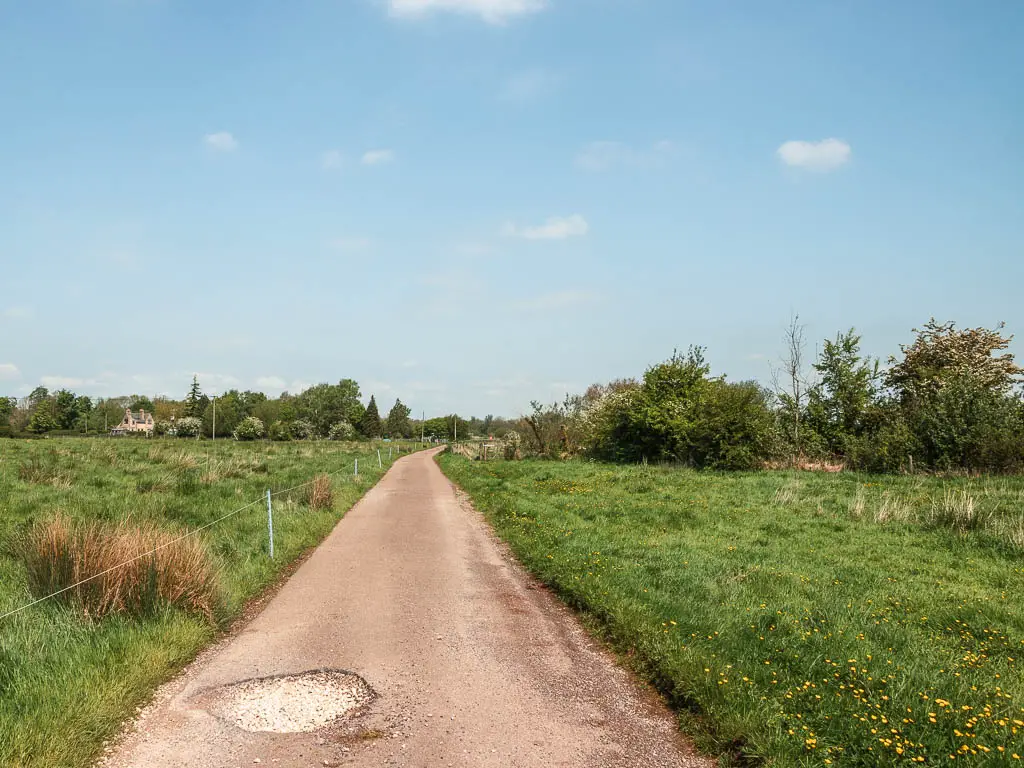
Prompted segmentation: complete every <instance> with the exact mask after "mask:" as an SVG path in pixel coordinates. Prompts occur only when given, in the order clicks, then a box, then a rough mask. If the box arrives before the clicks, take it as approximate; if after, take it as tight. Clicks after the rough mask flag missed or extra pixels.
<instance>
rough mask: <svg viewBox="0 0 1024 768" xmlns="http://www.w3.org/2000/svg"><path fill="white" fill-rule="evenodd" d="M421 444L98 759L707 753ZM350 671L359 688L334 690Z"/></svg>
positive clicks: (467, 762)
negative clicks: (525, 564) (525, 563)
mask: <svg viewBox="0 0 1024 768" xmlns="http://www.w3.org/2000/svg"><path fill="white" fill-rule="evenodd" d="M433 455H434V452H429V453H418V454H414V455H411V456H408V457H406V458H403V459H401V460H400V461H398V462H397V463H396V464H395V466H394V467H393V468H392V469H391V470H390V471H389V472H388V474H387V475H386V476H385V477H384V478H383V479H382V480H381V482H380V483H379V484H378V485H377V486H376V487H375V488H374V489H373V490H372V491H371V492H370V493H369V494H367V496H366V497H365V498H364V499H363V500H362V501H361V502H360V503H359V504H358V505H356V507H354V508H353V509H352V510H351V511H350V512H349V513H348V514H347V515H346V516H345V518H344V519H343V520H342V521H341V523H339V525H338V526H337V528H335V530H334V532H333V533H332V534H331V535H330V537H329V538H328V539H327V540H326V541H325V542H324V543H323V544H322V545H321V546H320V547H319V548H318V549H317V550H316V552H315V553H314V554H313V555H312V557H310V559H309V560H307V561H306V562H305V563H304V564H303V565H302V567H301V568H300V569H299V570H298V571H297V572H296V573H295V575H294V576H293V577H292V578H291V579H290V580H289V581H288V582H287V583H286V584H285V585H284V586H283V587H282V588H281V590H280V591H279V592H278V593H277V594H276V595H275V596H274V598H273V599H272V600H271V601H270V602H269V603H268V604H267V606H266V608H265V609H264V610H263V611H262V612H261V613H260V614H259V615H258V616H257V617H256V618H255V619H253V620H252V621H251V622H250V623H249V624H248V625H247V626H245V627H244V628H243V629H242V630H241V631H240V632H238V633H237V634H235V635H233V636H232V637H230V638H228V639H227V640H225V641H224V642H222V643H221V644H219V645H218V646H217V647H215V648H213V649H211V650H210V651H209V652H207V653H204V654H203V655H202V656H201V657H200V658H199V659H198V660H197V661H196V662H195V663H193V664H192V665H191V666H190V667H189V668H188V669H187V670H186V671H185V673H183V674H182V675H181V676H180V677H179V678H178V679H177V680H174V681H173V682H171V683H169V684H168V685H166V686H164V687H163V688H162V689H161V690H160V691H159V692H158V694H157V696H156V697H155V699H154V701H153V703H152V705H151V706H150V707H148V708H147V709H146V710H145V711H144V712H143V713H142V714H141V716H140V717H139V719H138V720H137V721H136V723H135V724H134V725H133V726H131V727H130V728H129V729H128V731H127V732H126V734H125V736H124V737H123V738H122V739H121V740H120V741H119V743H118V744H117V745H115V746H114V747H112V748H111V750H110V752H109V754H108V755H107V757H106V758H105V759H104V760H103V761H101V764H102V765H104V766H107V767H108V768H128V767H131V768H163V767H164V766H167V767H170V766H175V768H177V766H183V765H188V766H194V767H195V768H213V767H214V766H216V767H217V768H228V767H229V766H252V765H254V764H263V765H273V766H282V767H284V766H305V767H311V766H342V765H344V766H423V767H427V766H456V767H459V768H478V767H481V766H523V767H524V768H525V767H526V766H544V767H545V768H547V767H549V766H550V767H554V766H574V767H575V766H578V767H579V768H605V767H606V766H607V767H610V766H617V767H621V768H627V767H629V768H638V767H640V766H658V768H670V767H672V766H710V765H712V764H713V763H712V761H709V760H707V759H705V758H701V757H698V756H695V755H694V754H693V753H692V751H691V750H690V749H689V748H688V746H687V744H686V743H685V742H684V740H683V739H682V738H681V736H680V735H679V733H678V730H677V728H676V726H675V722H674V719H673V717H672V715H671V713H670V712H668V711H667V710H666V709H665V707H664V705H663V704H662V703H661V702H660V701H659V700H658V699H657V698H656V697H655V696H653V695H651V694H650V693H649V692H648V691H645V690H643V689H642V688H641V687H639V686H638V685H637V684H636V683H635V682H634V681H633V680H632V679H631V677H630V676H629V675H628V674H627V673H626V672H624V671H623V670H622V669H621V668H619V667H618V666H617V665H616V663H615V661H614V660H613V659H612V658H611V657H610V656H609V655H608V654H607V653H606V652H605V651H604V650H603V649H601V648H600V647H598V646H597V645H596V644H595V643H594V642H593V641H592V640H591V639H590V638H589V637H588V636H587V635H586V633H585V632H584V631H583V630H582V629H581V627H580V626H579V624H578V622H577V621H576V620H575V618H574V617H573V616H572V614H571V613H570V612H569V611H568V610H567V609H566V608H565V607H564V606H562V605H561V603H559V602H558V601H557V600H556V599H555V598H554V597H552V596H551V595H550V594H549V593H548V592H547V591H546V590H545V589H543V588H542V587H540V586H539V585H538V584H537V583H536V582H535V581H534V580H533V579H532V578H531V577H529V576H528V575H527V574H525V573H524V572H523V570H522V568H521V567H520V566H519V565H518V564H516V563H515V561H514V560H513V559H512V558H511V557H510V556H509V555H508V553H507V551H506V549H505V548H504V546H503V545H502V544H501V543H500V542H498V541H497V540H496V539H495V538H494V536H493V534H492V533H491V531H490V529H489V528H488V526H487V525H486V524H485V523H484V522H483V520H482V519H481V517H480V515H479V514H478V513H477V512H476V511H474V510H473V509H472V507H470V506H469V504H468V503H466V502H465V500H464V499H460V496H459V494H457V492H456V490H455V489H454V488H453V487H452V485H451V484H450V483H449V482H448V480H447V479H446V478H445V477H444V476H443V475H442V474H441V472H440V470H439V469H438V468H437V465H436V464H435V463H434V461H433ZM303 673H312V674H310V675H309V676H307V677H301V675H302V674H303ZM353 675H355V676H357V677H353ZM297 676H299V677H297ZM263 678H268V679H267V680H266V681H265V682H262V683H261V682H254V681H255V680H260V679H263ZM359 678H362V680H364V681H365V682H366V684H368V686H369V689H367V688H365V687H362V688H359V689H345V690H342V688H343V687H344V686H346V685H348V682H347V681H355V683H356V685H357V686H362V682H361V681H360V680H359ZM325 681H326V682H325ZM321 683H323V686H326V687H320V688H318V687H317V686H320V685H321ZM331 685H334V686H342V688H338V689H337V690H335V689H332V688H331V687H330V686H331ZM370 689H372V691H370ZM332 707H333V708H332ZM247 708H249V709H247ZM335 712H342V713H344V714H343V715H342V716H341V717H339V718H337V719H335V720H330V718H331V717H334V713H335ZM325 713H326V714H325ZM303 718H307V719H308V724H307V725H306V726H304V725H303V722H302V721H303ZM325 719H326V720H328V721H329V722H327V724H326V725H324V724H323V721H324V720H325ZM260 723H272V724H278V725H280V727H277V726H274V727H275V728H277V730H269V731H262V730H259V728H260V727H262V726H260V725H259V724H260ZM281 724H284V725H281ZM268 727H270V726H268ZM251 728H255V729H256V730H250V729H251ZM281 730H286V731H290V732H279V731H281Z"/></svg>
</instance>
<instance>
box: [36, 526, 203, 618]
mask: <svg viewBox="0 0 1024 768" xmlns="http://www.w3.org/2000/svg"><path fill="white" fill-rule="evenodd" d="M180 537H181V534H177V533H174V532H172V531H167V530H161V529H159V528H157V527H156V526H155V525H153V524H145V525H132V524H130V523H119V524H116V525H111V524H107V523H100V522H84V521H79V520H72V519H70V518H68V517H67V516H66V515H57V516H56V517H54V518H51V519H50V520H47V521H46V522H41V523H36V524H35V525H34V526H32V528H31V529H30V530H29V532H28V533H27V534H26V535H25V537H24V539H23V541H22V542H21V545H20V550H21V558H22V561H23V562H24V564H25V570H26V573H27V575H28V586H29V590H30V591H31V593H32V595H33V596H34V597H37V598H38V597H45V596H46V595H50V594H53V593H55V592H61V591H62V590H66V591H63V592H61V594H60V595H59V599H60V600H61V601H64V602H69V603H72V604H74V605H75V607H76V608H78V609H80V610H81V611H83V612H84V613H85V615H86V616H89V617H92V618H102V617H104V616H106V615H108V614H110V613H126V614H131V615H136V616H140V615H145V614H150V613H153V612H154V611H156V610H157V609H159V608H163V607H165V606H168V605H173V606H177V607H180V608H184V609H186V610H189V611H193V612H195V613H198V614H200V615H202V616H204V617H206V619H208V620H209V621H213V620H214V615H215V613H216V612H217V606H218V604H219V603H220V594H219V585H218V582H217V575H216V569H215V567H214V564H213V561H212V560H211V558H210V556H209V554H208V553H207V552H206V549H205V548H204V546H203V543H202V541H201V540H200V539H197V538H195V537H190V538H184V539H183V538H180ZM125 563H126V565H123V564H125ZM81 582H84V583H81ZM75 585H77V586H75ZM69 588H70V589H69Z"/></svg>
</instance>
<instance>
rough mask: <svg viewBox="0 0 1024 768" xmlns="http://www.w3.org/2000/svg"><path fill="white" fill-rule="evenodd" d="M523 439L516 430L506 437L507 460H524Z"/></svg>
mask: <svg viewBox="0 0 1024 768" xmlns="http://www.w3.org/2000/svg"><path fill="white" fill-rule="evenodd" d="M522 447H523V438H522V437H520V435H519V433H518V432H516V431H515V430H514V429H513V430H510V431H509V433H508V434H507V435H505V458H506V459H508V460H509V461H518V460H519V459H521V458H523V451H522Z"/></svg>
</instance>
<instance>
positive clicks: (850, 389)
mask: <svg viewBox="0 0 1024 768" xmlns="http://www.w3.org/2000/svg"><path fill="white" fill-rule="evenodd" d="M814 370H815V371H817V373H818V377H819V382H818V384H816V385H815V386H814V387H812V388H811V389H810V391H809V392H808V399H807V421H808V425H809V426H810V427H813V428H814V431H815V432H817V433H818V434H819V435H821V436H822V438H824V440H825V443H826V446H827V448H828V450H829V451H830V452H831V453H833V454H845V453H846V451H847V449H848V444H849V441H850V439H851V438H855V437H859V436H860V435H861V434H863V432H864V430H865V429H866V427H867V414H868V409H869V408H870V407H871V405H872V403H873V402H874V400H875V395H876V382H877V380H878V375H879V374H878V361H877V360H874V361H872V360H869V359H867V358H864V357H862V356H861V354H860V336H858V335H857V333H856V331H855V330H854V329H853V328H851V329H850V330H849V331H847V332H846V333H840V334H837V335H836V338H835V341H832V340H829V339H825V342H824V348H823V349H822V351H821V354H820V355H819V356H818V360H817V362H816V363H814Z"/></svg>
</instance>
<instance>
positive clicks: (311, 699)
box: [209, 669, 374, 733]
mask: <svg viewBox="0 0 1024 768" xmlns="http://www.w3.org/2000/svg"><path fill="white" fill-rule="evenodd" d="M373 697H374V692H373V689H372V688H371V687H370V686H369V684H368V683H367V682H366V681H365V680H363V678H361V677H359V675H356V674H353V673H351V672H345V671H343V670H332V669H324V670H317V671H314V672H303V673H301V674H297V675H283V676H280V677H263V678H258V679H255V680H244V681H243V682H240V683H234V684H233V685H227V686H224V687H223V688H219V689H218V690H216V691H215V692H214V702H213V704H212V706H210V708H209V709H210V711H211V712H212V713H213V714H214V715H216V716H217V717H219V718H221V719H223V720H227V721H228V722H230V723H233V724H234V725H237V726H238V727H239V728H241V729H243V730H246V731H262V732H270V733H309V732H310V731H315V730H317V729H319V728H323V727H325V726H328V725H330V724H332V723H333V722H335V721H336V720H338V719H340V718H342V717H344V716H345V715H348V714H350V713H351V712H353V711H354V710H356V709H358V708H359V707H361V706H363V705H364V704H366V703H368V702H369V701H371V700H372V699H373Z"/></svg>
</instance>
